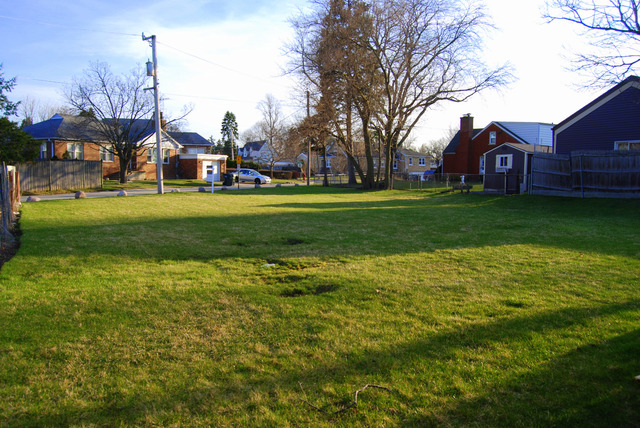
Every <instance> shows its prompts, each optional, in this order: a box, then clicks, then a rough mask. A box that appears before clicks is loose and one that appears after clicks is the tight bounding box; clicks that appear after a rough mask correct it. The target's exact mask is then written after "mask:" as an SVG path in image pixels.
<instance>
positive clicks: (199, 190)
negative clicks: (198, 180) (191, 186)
mask: <svg viewBox="0 0 640 428" xmlns="http://www.w3.org/2000/svg"><path fill="white" fill-rule="evenodd" d="M206 191H207V189H205V188H204V187H200V188H199V189H198V192H200V193H204V192H206Z"/></svg>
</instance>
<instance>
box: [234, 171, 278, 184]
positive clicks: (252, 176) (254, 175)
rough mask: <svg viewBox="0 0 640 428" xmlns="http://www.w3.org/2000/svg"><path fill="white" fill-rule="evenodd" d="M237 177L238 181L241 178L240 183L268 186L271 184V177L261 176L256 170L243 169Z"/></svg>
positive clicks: (236, 174)
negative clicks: (247, 182) (246, 182)
mask: <svg viewBox="0 0 640 428" xmlns="http://www.w3.org/2000/svg"><path fill="white" fill-rule="evenodd" d="M234 176H235V177H236V178H235V180H236V181H238V177H240V181H252V182H254V183H256V184H268V183H271V177H268V176H266V175H262V174H260V173H259V172H258V171H256V170H255V169H246V168H242V169H240V171H238V172H237V173H235V174H234Z"/></svg>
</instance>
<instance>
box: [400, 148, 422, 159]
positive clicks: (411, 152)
mask: <svg viewBox="0 0 640 428" xmlns="http://www.w3.org/2000/svg"><path fill="white" fill-rule="evenodd" d="M398 153H400V154H402V155H404V156H413V157H422V158H426V157H429V155H426V154H424V153H420V152H416V151H415V150H411V149H398Z"/></svg>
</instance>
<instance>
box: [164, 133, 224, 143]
mask: <svg viewBox="0 0 640 428" xmlns="http://www.w3.org/2000/svg"><path fill="white" fill-rule="evenodd" d="M168 134H169V135H170V136H171V138H173V139H174V140H176V141H177V142H178V143H180V144H181V145H183V146H213V144H212V143H211V141H209V140H207V139H206V138H204V137H203V136H202V135H200V134H198V133H197V132H169V133H168Z"/></svg>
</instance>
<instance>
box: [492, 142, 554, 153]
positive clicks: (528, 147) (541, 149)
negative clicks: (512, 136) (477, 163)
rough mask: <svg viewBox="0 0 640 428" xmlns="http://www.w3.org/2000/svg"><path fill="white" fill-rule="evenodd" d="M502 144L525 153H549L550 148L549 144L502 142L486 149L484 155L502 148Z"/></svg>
mask: <svg viewBox="0 0 640 428" xmlns="http://www.w3.org/2000/svg"><path fill="white" fill-rule="evenodd" d="M504 146H509V147H513V148H514V149H516V150H520V151H522V152H527V153H551V149H552V148H551V147H549V146H543V145H540V144H535V145H534V144H522V143H504V144H501V145H499V146H497V147H494V148H493V149H491V150H489V151H487V152H486V153H485V155H487V154H489V153H491V152H493V151H494V150H498V149H502V150H504Z"/></svg>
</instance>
